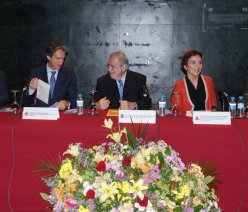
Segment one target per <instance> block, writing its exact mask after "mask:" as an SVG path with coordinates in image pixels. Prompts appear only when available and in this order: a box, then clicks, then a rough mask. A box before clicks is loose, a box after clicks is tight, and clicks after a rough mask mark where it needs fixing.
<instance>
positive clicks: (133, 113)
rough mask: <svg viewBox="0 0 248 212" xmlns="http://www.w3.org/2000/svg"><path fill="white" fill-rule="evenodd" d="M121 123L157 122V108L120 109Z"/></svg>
mask: <svg viewBox="0 0 248 212" xmlns="http://www.w3.org/2000/svg"><path fill="white" fill-rule="evenodd" d="M119 123H143V124H146V123H148V124H155V123H156V111H155V110H119Z"/></svg>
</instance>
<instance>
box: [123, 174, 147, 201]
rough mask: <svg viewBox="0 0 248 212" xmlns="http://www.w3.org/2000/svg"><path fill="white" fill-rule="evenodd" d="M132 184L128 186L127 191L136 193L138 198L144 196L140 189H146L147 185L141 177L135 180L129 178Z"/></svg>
mask: <svg viewBox="0 0 248 212" xmlns="http://www.w3.org/2000/svg"><path fill="white" fill-rule="evenodd" d="M131 183H132V186H131V187H130V189H129V191H128V193H132V194H133V193H134V194H135V195H137V196H138V197H139V198H140V199H143V198H144V194H143V193H142V191H144V190H146V189H148V186H147V185H145V184H144V181H143V179H139V180H138V181H137V182H135V181H134V180H131Z"/></svg>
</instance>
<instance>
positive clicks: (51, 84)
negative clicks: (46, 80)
mask: <svg viewBox="0 0 248 212" xmlns="http://www.w3.org/2000/svg"><path fill="white" fill-rule="evenodd" d="M51 73H52V75H51V78H50V94H51V97H53V91H54V87H55V81H56V80H55V74H56V72H55V71H52V72H51Z"/></svg>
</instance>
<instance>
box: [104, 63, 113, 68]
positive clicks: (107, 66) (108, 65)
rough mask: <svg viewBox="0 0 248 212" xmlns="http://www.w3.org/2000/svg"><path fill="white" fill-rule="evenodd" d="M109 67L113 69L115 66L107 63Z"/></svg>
mask: <svg viewBox="0 0 248 212" xmlns="http://www.w3.org/2000/svg"><path fill="white" fill-rule="evenodd" d="M109 67H111V68H112V69H113V68H115V67H114V66H113V65H111V64H109V63H107V64H106V68H107V69H109Z"/></svg>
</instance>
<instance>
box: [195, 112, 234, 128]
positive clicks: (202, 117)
mask: <svg viewBox="0 0 248 212" xmlns="http://www.w3.org/2000/svg"><path fill="white" fill-rule="evenodd" d="M193 124H220V125H231V114H230V112H211V111H194V112H193Z"/></svg>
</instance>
